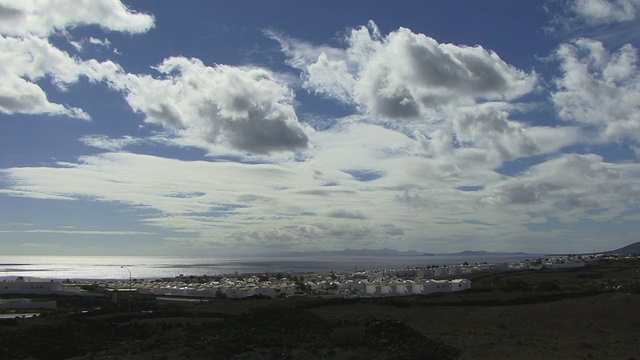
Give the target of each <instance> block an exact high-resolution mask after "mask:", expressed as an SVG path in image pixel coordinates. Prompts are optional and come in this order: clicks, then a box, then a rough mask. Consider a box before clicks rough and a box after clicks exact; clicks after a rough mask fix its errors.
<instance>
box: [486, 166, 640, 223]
mask: <svg viewBox="0 0 640 360" xmlns="http://www.w3.org/2000/svg"><path fill="white" fill-rule="evenodd" d="M639 180H640V166H639V165H638V164H632V163H629V164H615V163H607V162H605V161H604V160H603V159H602V157H601V156H598V155H593V154H588V155H580V154H564V155H561V156H559V157H557V158H554V159H551V160H549V161H546V162H544V163H541V164H538V165H535V166H532V167H531V168H529V169H528V170H526V171H525V172H524V173H523V174H521V175H519V176H516V177H513V178H509V179H507V180H506V181H504V182H501V183H499V184H496V185H494V186H492V187H490V188H488V189H487V190H486V194H487V195H486V196H485V197H483V198H482V200H481V201H482V203H483V204H485V205H491V206H504V205H508V206H526V208H527V209H528V211H529V212H532V213H534V212H536V211H538V212H541V213H545V216H546V215H548V216H553V215H556V216H572V215H575V214H576V213H578V214H580V215H584V213H585V212H586V211H587V210H590V209H596V210H603V211H604V210H606V211H607V212H608V214H607V220H611V219H612V218H615V216H618V215H620V214H622V213H623V212H625V211H627V210H629V209H631V208H634V207H635V206H636V204H637V203H638V202H639V201H640V185H639V184H640V181H639Z"/></svg>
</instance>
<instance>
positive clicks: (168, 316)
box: [0, 260, 640, 359]
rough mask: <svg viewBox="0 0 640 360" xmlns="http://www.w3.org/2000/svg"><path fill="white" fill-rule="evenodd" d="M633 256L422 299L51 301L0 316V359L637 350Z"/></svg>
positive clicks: (638, 300) (639, 305)
mask: <svg viewBox="0 0 640 360" xmlns="http://www.w3.org/2000/svg"><path fill="white" fill-rule="evenodd" d="M638 265H639V264H638V261H637V260H636V261H628V262H624V261H623V262H620V261H617V262H612V263H605V264H601V265H598V266H596V267H591V268H588V269H579V270H576V269H572V270H570V271H560V270H557V271H542V272H522V273H510V274H497V275H495V276H493V277H492V278H490V279H489V280H491V281H490V282H485V281H484V280H483V279H478V280H477V281H476V283H477V284H479V286H480V287H481V286H482V284H483V283H488V284H492V285H493V286H494V288H493V289H491V288H484V289H483V288H478V289H476V290H474V291H471V292H467V293H455V294H446V295H439V296H429V297H397V298H375V299H374V298H370V299H349V300H338V299H318V298H289V299H283V300H261V299H246V300H219V301H211V302H203V303H198V302H195V303H194V302H182V303H178V302H147V303H143V302H142V301H140V302H136V303H135V304H134V305H133V308H132V309H131V310H129V307H128V306H122V307H111V306H110V305H109V303H108V302H107V301H106V300H90V301H87V300H81V299H73V298H67V299H64V300H62V299H59V305H60V306H61V307H62V308H63V309H64V311H62V310H59V311H57V312H55V313H51V314H48V315H47V316H45V317H42V318H36V319H20V320H13V319H11V320H3V321H0V322H1V323H2V325H0V339H1V341H2V346H0V359H27V358H31V359H68V358H73V359H182V358H185V359H455V358H461V359H507V358H517V359H563V358H564V359H640V342H638V338H639V336H640V311H639V309H640V295H639V294H637V284H636V281H637V280H636V276H637V273H636V272H635V271H636V270H637V268H638ZM550 283H553V284H555V285H556V286H550V285H548V284H550ZM541 284H546V285H544V286H541ZM621 284H622V285H621ZM514 285H517V286H515V289H514V288H513V287H514ZM538 288H540V289H539V291H538ZM499 289H501V290H499ZM614 289H615V290H614ZM542 290H544V291H542ZM95 306H100V307H102V309H100V310H93V311H88V312H86V313H82V312H77V313H75V314H69V311H76V310H83V309H85V310H91V309H93V308H94V307H95Z"/></svg>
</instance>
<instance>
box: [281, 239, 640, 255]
mask: <svg viewBox="0 0 640 360" xmlns="http://www.w3.org/2000/svg"><path fill="white" fill-rule="evenodd" d="M604 253H605V254H619V255H633V254H640V242H636V243H633V244H630V245H627V246H625V247H621V248H619V249H616V250H611V251H605V252H604ZM493 255H534V254H529V253H526V252H501V251H498V252H495V251H472V250H465V251H460V252H456V253H437V254H436V253H427V252H420V251H415V250H407V251H399V250H394V249H389V248H384V249H344V250H318V251H304V252H300V251H294V252H290V253H285V254H279V256H286V257H340V256H370V257H402V256H484V257H487V256H493ZM550 255H553V254H550ZM556 255H558V256H559V255H562V254H556Z"/></svg>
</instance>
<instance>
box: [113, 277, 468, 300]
mask: <svg viewBox="0 0 640 360" xmlns="http://www.w3.org/2000/svg"><path fill="white" fill-rule="evenodd" d="M101 286H102V287H104V288H108V289H115V290H120V291H128V290H129V289H131V290H132V291H135V292H137V293H139V294H144V295H152V296H180V297H196V298H215V297H226V298H232V299H234V298H244V297H249V296H264V297H270V298H279V297H288V296H294V295H304V294H305V293H306V294H312V295H330V296H339V297H355V296H362V297H371V296H402V295H418V294H422V295H427V294H433V293H437V292H453V291H462V290H468V289H470V288H471V281H469V280H466V279H454V280H433V279H417V280H403V279H395V278H392V279H388V280H385V279H373V280H370V279H361V280H358V279H346V278H342V277H341V278H340V279H338V278H334V279H332V278H331V277H326V278H323V277H319V278H318V279H314V280H313V281H306V282H304V283H303V284H301V283H298V284H296V283H294V282H292V281H291V280H289V279H287V278H282V279H280V280H276V279H270V280H269V281H260V280H259V279H258V278H257V277H250V278H248V279H246V280H245V279H243V280H238V279H233V278H222V279H221V280H220V281H215V282H207V283H186V282H180V281H136V282H134V283H129V282H127V281H116V282H109V283H103V284H101Z"/></svg>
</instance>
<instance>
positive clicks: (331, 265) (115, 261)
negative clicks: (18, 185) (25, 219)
mask: <svg viewBox="0 0 640 360" xmlns="http://www.w3.org/2000/svg"><path fill="white" fill-rule="evenodd" d="M537 257H538V255H532V254H517V255H492V254H485V255H481V256H480V255H475V256H474V255H466V256H463V255H435V256H398V257H378V256H340V257H332V258H329V257H299V258H297V257H251V258H241V259H212V258H183V257H158V256H153V257H151V256H25V255H15V256H0V278H1V279H12V278H15V277H17V276H23V277H25V278H41V279H56V280H65V279H70V280H103V279H104V280H108V279H128V278H129V271H131V277H132V278H134V279H160V278H173V277H176V276H179V275H187V276H188V275H208V276H216V275H224V274H249V273H250V274H264V273H278V272H281V273H289V272H295V273H302V272H315V273H320V274H327V273H329V272H331V271H348V270H371V269H391V268H406V267H425V266H432V265H456V264H462V263H464V262H465V261H466V262H468V263H470V264H474V263H482V262H487V263H504V262H513V261H519V260H524V259H534V258H537Z"/></svg>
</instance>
